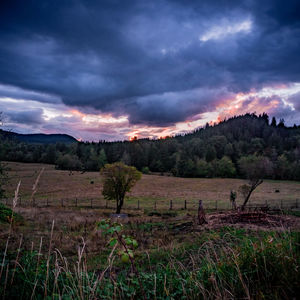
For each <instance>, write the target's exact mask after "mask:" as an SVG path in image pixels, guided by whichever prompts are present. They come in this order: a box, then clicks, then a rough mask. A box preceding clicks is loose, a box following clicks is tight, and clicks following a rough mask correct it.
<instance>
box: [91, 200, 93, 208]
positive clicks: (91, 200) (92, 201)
mask: <svg viewBox="0 0 300 300" xmlns="http://www.w3.org/2000/svg"><path fill="white" fill-rule="evenodd" d="M91 208H93V199H91Z"/></svg>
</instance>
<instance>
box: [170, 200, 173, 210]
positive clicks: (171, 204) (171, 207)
mask: <svg viewBox="0 0 300 300" xmlns="http://www.w3.org/2000/svg"><path fill="white" fill-rule="evenodd" d="M172 209H173V200H170V210H172Z"/></svg>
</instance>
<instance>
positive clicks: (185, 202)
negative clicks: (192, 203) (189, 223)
mask: <svg viewBox="0 0 300 300" xmlns="http://www.w3.org/2000/svg"><path fill="white" fill-rule="evenodd" d="M184 209H185V210H186V200H184Z"/></svg>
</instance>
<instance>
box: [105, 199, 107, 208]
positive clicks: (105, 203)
mask: <svg viewBox="0 0 300 300" xmlns="http://www.w3.org/2000/svg"><path fill="white" fill-rule="evenodd" d="M105 208H107V199H106V200H105Z"/></svg>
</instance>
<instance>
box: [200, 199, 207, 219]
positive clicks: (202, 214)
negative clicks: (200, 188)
mask: <svg viewBox="0 0 300 300" xmlns="http://www.w3.org/2000/svg"><path fill="white" fill-rule="evenodd" d="M198 224H199V225H203V224H207V221H206V217H205V211H204V208H203V206H202V200H199V207H198Z"/></svg>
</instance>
